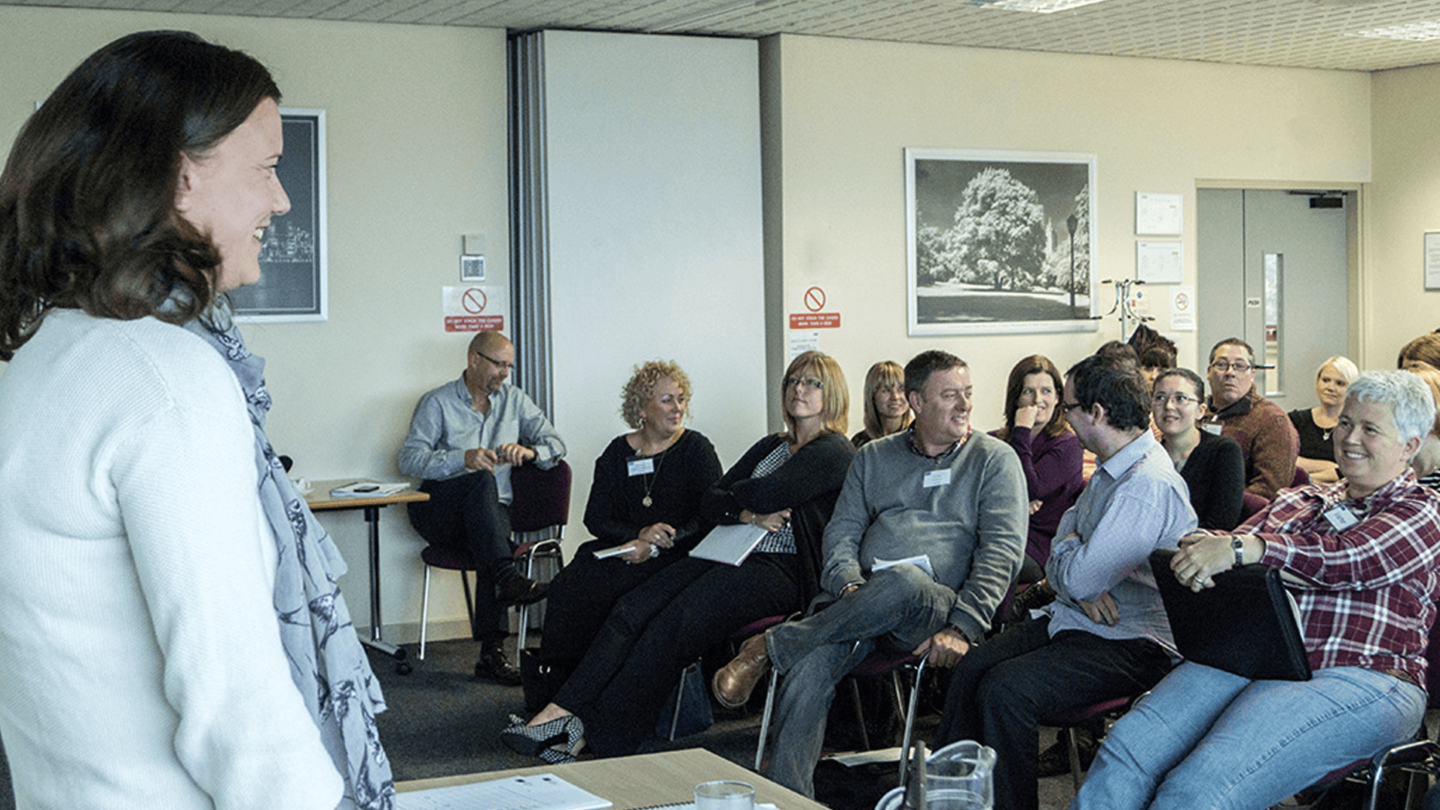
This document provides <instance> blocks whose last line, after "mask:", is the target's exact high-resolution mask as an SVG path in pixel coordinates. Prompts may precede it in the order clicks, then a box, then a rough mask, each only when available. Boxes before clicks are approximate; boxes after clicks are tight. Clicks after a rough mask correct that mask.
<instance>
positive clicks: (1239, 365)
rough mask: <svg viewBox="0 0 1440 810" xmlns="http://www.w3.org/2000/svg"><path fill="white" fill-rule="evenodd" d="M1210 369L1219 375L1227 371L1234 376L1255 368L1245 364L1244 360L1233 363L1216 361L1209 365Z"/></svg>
mask: <svg viewBox="0 0 1440 810" xmlns="http://www.w3.org/2000/svg"><path fill="white" fill-rule="evenodd" d="M1210 368H1213V369H1215V370H1216V371H1218V372H1220V373H1221V374H1224V373H1225V372H1227V371H1234V372H1235V373H1236V374H1244V373H1245V372H1247V371H1249V370H1250V369H1252V368H1255V367H1254V366H1252V365H1250V364H1249V363H1247V362H1245V361H1244V360H1236V361H1235V362H1233V363H1232V362H1230V361H1229V360H1216V361H1215V362H1213V363H1211V364H1210Z"/></svg>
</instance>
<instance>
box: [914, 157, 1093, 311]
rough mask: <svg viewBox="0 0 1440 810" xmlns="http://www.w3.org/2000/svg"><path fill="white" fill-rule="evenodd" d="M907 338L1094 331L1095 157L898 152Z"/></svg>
mask: <svg viewBox="0 0 1440 810" xmlns="http://www.w3.org/2000/svg"><path fill="white" fill-rule="evenodd" d="M905 193H906V202H907V204H908V210H907V211H906V228H907V247H908V251H907V252H908V262H909V298H908V301H909V334H910V335H912V336H919V335H966V334H996V333H1020V332H1072V331H1073V332H1080V331H1094V330H1095V329H1096V328H1097V327H1098V322H1097V321H1096V320H1095V317H1094V316H1095V315H1096V307H1097V301H1096V298H1097V296H1096V294H1095V291H1096V284H1097V276H1098V272H1097V269H1096V266H1095V247H1094V245H1095V239H1094V234H1095V233H1096V231H1095V155H1093V154H1075V153H1062V152H1004V151H984V150H967V149H906V150H905Z"/></svg>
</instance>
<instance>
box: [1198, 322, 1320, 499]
mask: <svg viewBox="0 0 1440 810" xmlns="http://www.w3.org/2000/svg"><path fill="white" fill-rule="evenodd" d="M1209 378H1210V401H1209V402H1208V403H1206V414H1205V418H1204V419H1203V420H1202V421H1201V423H1200V429H1201V430H1205V431H1208V432H1210V433H1219V434H1221V435H1224V436H1229V437H1230V438H1232V439H1234V440H1235V443H1236V444H1238V445H1240V451H1241V452H1242V453H1244V454H1245V491H1246V492H1247V493H1250V494H1251V495H1253V496H1258V497H1259V498H1263V499H1264V500H1266V501H1269V500H1273V499H1274V497H1275V493H1276V492H1279V491H1280V490H1281V489H1284V488H1285V487H1288V486H1290V484H1291V482H1293V481H1294V480H1295V459H1296V458H1297V457H1298V456H1299V455H1300V436H1299V434H1297V433H1296V432H1295V426H1294V425H1292V424H1290V417H1289V416H1287V415H1286V413H1285V409H1284V408H1281V407H1280V406H1279V405H1276V404H1275V403H1273V402H1271V401H1270V400H1268V399H1266V398H1265V397H1262V396H1260V393H1259V392H1258V391H1256V390H1255V352H1254V351H1253V350H1252V349H1251V348H1250V344H1248V343H1246V342H1245V341H1243V340H1241V339H1240V338H1235V337H1231V338H1225V339H1224V340H1222V341H1220V342H1219V343H1216V344H1215V348H1213V349H1211V350H1210V374H1209ZM1257 503H1258V502H1257Z"/></svg>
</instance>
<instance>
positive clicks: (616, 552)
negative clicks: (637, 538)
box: [594, 543, 630, 560]
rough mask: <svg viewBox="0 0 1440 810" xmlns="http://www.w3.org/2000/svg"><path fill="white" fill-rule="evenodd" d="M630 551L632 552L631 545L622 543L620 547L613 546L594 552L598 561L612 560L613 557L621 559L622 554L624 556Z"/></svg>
mask: <svg viewBox="0 0 1440 810" xmlns="http://www.w3.org/2000/svg"><path fill="white" fill-rule="evenodd" d="M629 550H630V544H629V543H621V544H620V545H618V546H611V547H609V548H602V549H600V550H599V551H596V552H594V554H595V559H597V560H608V559H610V558H611V557H619V556H620V555H621V554H624V553H625V552H627V551H629Z"/></svg>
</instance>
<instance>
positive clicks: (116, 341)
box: [0, 310, 342, 810]
mask: <svg viewBox="0 0 1440 810" xmlns="http://www.w3.org/2000/svg"><path fill="white" fill-rule="evenodd" d="M253 442H254V439H253V436H252V432H251V427H250V424H249V420H248V417H247V416H246V412H245V406H244V402H243V398H242V394H241V392H240V387H239V385H238V384H237V382H236V381H235V378H234V375H233V374H232V373H231V372H230V369H229V368H227V367H226V366H225V364H224V362H223V360H222V359H221V358H220V357H219V356H218V355H217V354H216V353H215V351H214V350H213V349H211V348H210V347H209V346H206V345H205V344H204V343H203V342H202V341H201V340H200V339H199V338H197V337H195V336H194V335H192V334H189V333H188V332H186V331H185V330H183V329H180V328H178V327H175V326H170V325H168V324H164V323H161V322H159V321H157V320H154V319H150V318H146V319H142V320H138V321H126V322H122V321H115V320H108V319H97V318H91V317H89V316H87V315H85V314H83V313H80V312H78V311H74V310H61V311H55V312H52V313H51V314H50V315H48V316H47V317H46V318H45V321H44V323H43V324H42V326H41V327H40V329H39V331H38V333H37V334H36V335H35V337H33V338H32V339H31V340H30V341H29V343H27V344H26V345H25V346H23V347H22V348H21V349H20V351H19V352H17V353H16V356H15V359H14V360H13V361H12V362H11V363H10V366H9V368H8V369H7V370H6V372H5V375H4V377H0V736H3V740H4V745H5V753H6V756H7V757H8V759H9V762H10V770H11V773H12V775H13V780H14V785H15V793H16V799H17V804H18V806H19V807H21V808H32V807H33V808H66V810H73V808H145V810H156V808H166V809H167V810H189V808H197V809H199V808H211V807H215V808H237V809H238V808H257V809H258V808H266V810H270V809H271V808H286V809H287V810H302V809H308V808H333V807H334V806H335V805H336V803H337V802H338V800H339V797H340V793H341V789H342V787H341V781H340V777H339V775H338V774H336V773H335V769H334V766H333V765H331V762H330V757H329V756H328V755H327V754H326V752H325V749H324V748H323V747H322V746H321V744H320V738H319V732H318V731H317V729H316V727H315V724H314V723H313V722H312V721H311V719H310V717H309V715H308V713H307V712H306V710H305V707H304V705H303V704H302V702H301V700H300V696H299V694H298V693H297V692H296V689H295V686H294V685H293V683H292V682H291V680H290V675H289V672H288V670H287V668H286V664H285V661H284V658H283V653H282V652H281V648H280V640H279V633H278V630H277V624H276V617H275V613H274V611H273V609H272V608H271V596H270V594H271V589H272V579H273V576H274V556H275V543H274V539H273V537H271V534H270V531H269V529H268V527H267V526H265V525H264V524H263V522H262V519H263V518H262V514H261V511H260V506H259V501H258V499H257V498H256V494H255V493H256V479H255V462H254V446H253Z"/></svg>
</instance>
